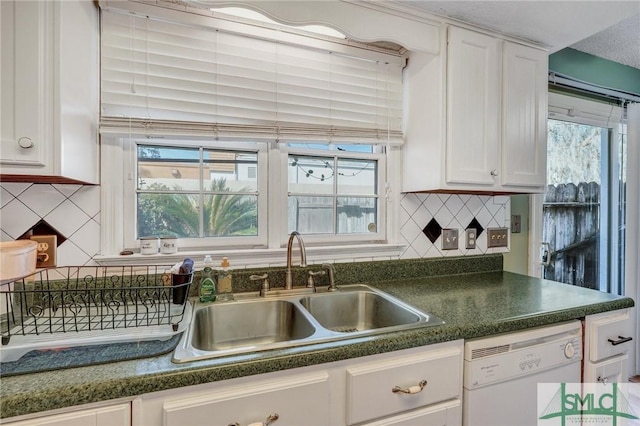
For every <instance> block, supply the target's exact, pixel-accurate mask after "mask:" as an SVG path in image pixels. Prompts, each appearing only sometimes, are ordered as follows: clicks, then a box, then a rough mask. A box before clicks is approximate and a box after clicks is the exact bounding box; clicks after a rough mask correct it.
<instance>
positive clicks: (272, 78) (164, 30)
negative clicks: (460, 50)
mask: <svg viewBox="0 0 640 426" xmlns="http://www.w3.org/2000/svg"><path fill="white" fill-rule="evenodd" d="M164 13H165V16H163V18H162V19H157V18H154V17H153V16H140V15H134V14H131V13H127V14H125V13H119V12H117V11H108V10H103V11H102V114H101V115H102V123H101V130H102V131H103V132H121V131H130V132H136V133H137V132H145V133H163V134H179V133H186V134H201V135H207V136H211V135H212V134H213V135H215V137H216V138H219V139H234V138H236V137H242V138H247V137H253V138H271V139H278V140H324V141H327V140H340V141H343V142H349V141H352V142H360V141H367V142H368V143H371V142H372V140H379V141H381V142H387V141H390V142H392V143H399V142H400V141H401V137H402V133H401V121H402V118H401V117H402V65H403V60H402V58H401V57H399V56H397V55H392V54H384V53H379V52H372V51H369V50H366V49H360V48H357V47H352V46H348V48H346V49H345V46H340V49H327V48H318V47H317V44H318V43H310V45H311V46H307V45H304V44H303V43H300V42H299V41H300V40H302V41H304V39H305V37H301V36H299V35H298V36H295V37H291V39H293V40H295V41H298V42H296V43H292V42H288V41H283V40H282V39H283V36H282V34H281V32H280V31H275V30H273V29H266V28H265V29H261V30H260V31H261V32H260V37H257V36H255V35H246V34H240V33H235V32H233V31H229V30H228V29H225V30H224V31H223V30H220V29H219V28H217V27H216V26H215V22H216V20H215V19H213V18H211V19H210V20H211V24H205V25H202V22H201V21H202V19H203V17H202V16H199V17H198V19H199V21H198V24H197V25H195V24H193V23H190V22H189V14H186V13H180V12H177V11H171V14H172V16H175V19H173V20H172V19H166V12H164ZM181 15H184V17H183V16H181ZM245 26H246V25H245ZM226 27H228V25H227V26H226ZM322 45H329V46H330V43H326V42H324V43H322Z"/></svg>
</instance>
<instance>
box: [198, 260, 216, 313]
mask: <svg viewBox="0 0 640 426" xmlns="http://www.w3.org/2000/svg"><path fill="white" fill-rule="evenodd" d="M214 300H216V282H215V279H214V277H213V260H212V259H211V256H209V255H206V256H205V258H204V267H203V268H202V275H201V277H200V301H201V302H213V301H214Z"/></svg>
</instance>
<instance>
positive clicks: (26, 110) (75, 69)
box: [0, 0, 99, 183]
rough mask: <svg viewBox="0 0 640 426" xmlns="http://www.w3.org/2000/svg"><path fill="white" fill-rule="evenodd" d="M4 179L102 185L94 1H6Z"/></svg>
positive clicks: (2, 14) (0, 132) (0, 12)
mask: <svg viewBox="0 0 640 426" xmlns="http://www.w3.org/2000/svg"><path fill="white" fill-rule="evenodd" d="M0 19H1V22H2V27H1V28H2V29H1V31H2V34H1V38H0V40H1V43H2V50H1V62H2V71H1V72H0V77H1V92H0V93H1V98H2V103H1V108H0V114H1V122H2V126H0V137H1V143H2V149H1V150H0V152H1V154H0V164H1V165H2V170H1V173H2V180H3V181H31V182H53V183H56V182H63V183H64V182H79V183H98V172H99V169H98V155H99V153H98V131H97V124H98V113H99V80H98V79H99V69H98V64H99V18H98V8H97V7H96V5H95V4H94V3H93V2H88V1H81V0H73V1H63V2H60V1H55V2H50V1H2V2H0Z"/></svg>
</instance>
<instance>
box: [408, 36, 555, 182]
mask: <svg viewBox="0 0 640 426" xmlns="http://www.w3.org/2000/svg"><path fill="white" fill-rule="evenodd" d="M447 31H448V33H447V36H446V39H447V45H446V47H443V49H442V52H443V53H442V54H440V55H438V56H429V55H425V54H422V53H416V54H413V53H412V54H411V56H410V58H409V66H408V69H407V70H406V74H405V77H406V78H405V82H406V84H407V91H406V92H405V94H406V97H407V99H406V105H407V108H406V113H407V114H408V118H407V121H406V123H405V145H404V146H403V151H404V157H403V158H404V167H403V186H402V190H403V191H404V192H426V191H441V192H472V193H473V192H479V193H493V194H495V193H521V192H522V193H535V192H543V191H544V187H545V184H546V120H547V83H546V79H547V69H548V67H547V52H545V51H544V50H540V49H537V48H533V47H529V46H525V45H522V44H519V43H515V42H512V41H507V40H503V39H500V38H498V37H494V36H491V35H488V34H483V33H478V32H475V31H470V30H467V29H462V28H458V27H454V26H450V27H449V28H448V30H447ZM443 38H444V37H443Z"/></svg>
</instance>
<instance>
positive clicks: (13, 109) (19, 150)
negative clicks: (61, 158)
mask: <svg viewBox="0 0 640 426" xmlns="http://www.w3.org/2000/svg"><path fill="white" fill-rule="evenodd" d="M49 9H50V5H48V4H47V3H46V2H39V1H16V2H13V1H2V2H0V18H1V20H2V25H1V26H0V28H1V30H2V35H1V37H0V40H1V42H2V50H0V52H2V54H1V55H0V58H1V62H2V71H1V72H0V76H1V79H2V86H1V88H2V90H0V93H1V94H2V107H1V108H0V112H1V120H0V122H1V123H2V125H1V126H0V135H1V138H2V150H1V155H0V161H2V162H3V163H5V164H18V165H26V166H30V167H34V168H35V169H36V170H38V172H39V173H42V170H44V167H45V165H46V160H47V158H46V146H45V144H46V138H45V135H46V132H47V127H46V126H47V122H46V107H47V102H48V100H49V97H48V96H47V93H46V92H45V90H41V89H42V88H43V87H46V86H47V80H46V77H47V71H48V70H49V68H48V64H47V62H46V59H47V58H46V52H45V49H44V48H41V41H42V40H48V39H49V38H51V37H50V35H51V34H50V33H49V32H48V31H49V30H50V26H49V25H48V22H47V21H46V19H45V17H46V13H47V12H48V11H49Z"/></svg>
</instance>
